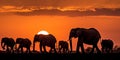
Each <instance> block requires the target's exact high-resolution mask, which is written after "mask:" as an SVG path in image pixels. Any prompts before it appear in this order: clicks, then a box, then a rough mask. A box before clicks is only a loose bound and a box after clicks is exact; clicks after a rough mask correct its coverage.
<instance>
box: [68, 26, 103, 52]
mask: <svg viewBox="0 0 120 60" xmlns="http://www.w3.org/2000/svg"><path fill="white" fill-rule="evenodd" d="M72 37H75V38H77V37H78V42H77V49H76V51H77V52H79V47H81V50H82V53H84V47H83V43H86V44H89V45H93V49H92V51H91V52H93V51H94V49H95V48H96V50H97V52H100V50H99V48H98V47H97V43H98V41H99V39H100V38H101V35H100V33H99V32H98V31H97V30H96V29H95V28H89V29H85V28H73V29H71V31H70V35H69V40H70V48H71V51H72Z"/></svg>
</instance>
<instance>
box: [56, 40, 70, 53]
mask: <svg viewBox="0 0 120 60" xmlns="http://www.w3.org/2000/svg"><path fill="white" fill-rule="evenodd" d="M58 47H59V52H60V53H61V52H63V53H67V52H68V42H67V41H59V46H58Z"/></svg>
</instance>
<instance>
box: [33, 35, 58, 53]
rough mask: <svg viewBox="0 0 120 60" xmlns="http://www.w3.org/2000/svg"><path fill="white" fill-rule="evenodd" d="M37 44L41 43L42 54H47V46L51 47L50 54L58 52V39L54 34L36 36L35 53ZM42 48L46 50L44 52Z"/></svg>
mask: <svg viewBox="0 0 120 60" xmlns="http://www.w3.org/2000/svg"><path fill="white" fill-rule="evenodd" d="M35 42H40V51H41V52H47V51H46V48H45V46H48V47H50V52H56V49H55V43H56V38H55V37H54V36H53V35H52V34H49V35H43V34H39V35H35V36H34V41H33V51H35ZM42 48H43V49H44V51H42ZM53 50H54V51H53Z"/></svg>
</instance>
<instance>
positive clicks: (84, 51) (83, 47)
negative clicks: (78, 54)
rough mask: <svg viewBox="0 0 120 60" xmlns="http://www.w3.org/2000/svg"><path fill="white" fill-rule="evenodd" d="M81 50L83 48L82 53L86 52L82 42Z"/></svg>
mask: <svg viewBox="0 0 120 60" xmlns="http://www.w3.org/2000/svg"><path fill="white" fill-rule="evenodd" d="M81 50H82V53H85V51H84V46H83V44H81Z"/></svg>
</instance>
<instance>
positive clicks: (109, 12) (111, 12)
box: [14, 8, 120, 16]
mask: <svg viewBox="0 0 120 60" xmlns="http://www.w3.org/2000/svg"><path fill="white" fill-rule="evenodd" d="M14 14H16V15H22V16H33V15H50V16H51V15H57V16H103V15H104V16H120V8H114V9H111V8H95V9H94V10H84V11H80V10H65V11H62V10H60V9H39V10H33V11H30V12H14Z"/></svg>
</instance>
